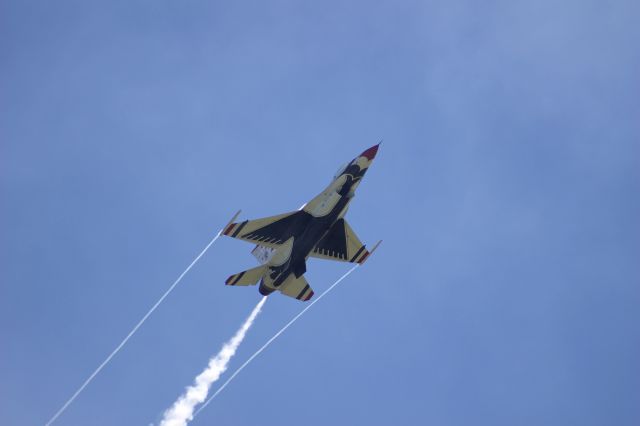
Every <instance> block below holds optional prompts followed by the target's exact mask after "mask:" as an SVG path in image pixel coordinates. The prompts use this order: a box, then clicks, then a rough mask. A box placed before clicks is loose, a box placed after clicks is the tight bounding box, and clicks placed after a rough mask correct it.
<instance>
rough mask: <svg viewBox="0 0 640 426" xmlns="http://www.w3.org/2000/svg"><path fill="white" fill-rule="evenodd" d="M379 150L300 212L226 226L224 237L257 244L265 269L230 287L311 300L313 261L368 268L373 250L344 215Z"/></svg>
mask: <svg viewBox="0 0 640 426" xmlns="http://www.w3.org/2000/svg"><path fill="white" fill-rule="evenodd" d="M379 146H380V144H378V145H374V146H372V147H371V148H369V149H367V150H366V151H364V152H363V153H362V154H360V155H359V156H358V157H356V158H355V159H354V160H352V161H351V162H349V163H348V164H346V165H344V166H343V167H341V168H340V169H339V170H338V172H337V173H336V175H335V176H334V177H333V180H332V181H331V184H329V186H328V187H327V188H326V189H325V190H324V191H322V193H320V195H318V196H317V197H315V198H314V199H312V200H311V201H309V202H308V203H306V204H305V205H304V206H302V208H301V209H300V210H297V211H294V212H290V213H285V214H281V215H277V216H271V217H267V218H263V219H256V220H245V221H244V222H237V223H233V221H234V219H235V218H236V217H237V216H238V214H239V213H240V212H238V213H237V214H236V215H235V216H234V217H233V219H231V222H230V223H229V224H228V225H227V226H225V227H224V230H223V234H224V235H227V236H229V237H232V238H238V239H240V240H244V241H249V242H253V243H257V244H258V245H257V246H256V247H255V248H254V249H253V251H252V253H253V254H254V256H255V257H256V258H257V259H258V260H259V261H260V262H261V266H258V267H256V268H253V269H249V270H247V271H244V272H240V273H238V274H234V275H231V276H230V277H229V278H228V279H227V281H226V284H227V285H232V286H236V285H242V286H247V285H255V284H257V283H258V281H260V287H259V291H260V294H262V295H265V296H267V295H269V294H271V293H273V292H274V291H275V290H279V291H280V292H282V293H283V294H285V295H287V296H290V297H294V298H296V299H298V300H301V301H307V300H309V299H311V298H312V297H313V290H312V289H311V286H310V285H309V283H307V280H306V279H305V278H304V273H305V272H306V271H307V266H306V260H307V258H308V257H309V256H311V257H318V258H323V259H329V260H337V261H341V262H352V263H359V264H362V263H364V261H365V260H366V259H367V258H368V256H369V255H370V254H371V253H373V251H374V250H375V249H376V248H377V247H378V245H379V244H380V242H378V243H377V244H376V245H375V246H374V247H373V249H372V250H371V251H368V250H367V249H366V248H365V246H364V244H362V243H361V242H360V239H358V237H357V236H356V234H355V233H354V232H353V230H352V229H351V227H350V226H349V224H348V223H347V221H346V220H345V219H344V215H345V214H346V213H347V208H348V206H349V203H350V202H351V200H352V199H353V196H354V195H355V190H356V188H357V187H358V185H359V184H360V181H361V180H362V178H363V176H364V174H365V173H366V172H367V169H368V168H369V166H370V165H371V163H372V162H373V159H374V158H375V156H376V153H377V152H378V147H379Z"/></svg>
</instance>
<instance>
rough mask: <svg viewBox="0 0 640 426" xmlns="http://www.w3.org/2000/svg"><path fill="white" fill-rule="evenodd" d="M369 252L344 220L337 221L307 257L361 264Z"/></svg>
mask: <svg viewBox="0 0 640 426" xmlns="http://www.w3.org/2000/svg"><path fill="white" fill-rule="evenodd" d="M369 253H370V252H369V251H368V250H367V249H366V248H365V246H364V244H362V242H361V241H360V239H359V238H358V236H357V235H356V234H355V232H353V229H351V227H350V226H349V224H348V223H347V221H346V220H344V219H338V221H336V223H334V224H333V226H332V227H331V229H329V232H327V235H325V236H324V237H323V238H322V239H321V240H320V241H319V242H318V244H316V246H315V247H314V248H313V250H312V251H311V253H310V254H309V256H312V257H318V258H321V259H329V260H338V261H341V262H351V263H363V262H364V261H365V259H366V258H367V256H369Z"/></svg>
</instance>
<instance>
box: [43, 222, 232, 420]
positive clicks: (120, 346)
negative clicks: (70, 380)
mask: <svg viewBox="0 0 640 426" xmlns="http://www.w3.org/2000/svg"><path fill="white" fill-rule="evenodd" d="M221 233H222V230H220V231H218V233H217V234H216V236H215V237H213V239H212V240H211V241H210V242H209V244H207V246H206V247H205V248H204V250H202V251H201V252H200V254H199V255H198V256H197V257H196V258H195V259H194V260H193V262H191V264H190V265H189V266H187V269H185V270H184V272H182V274H180V276H179V277H178V279H177V280H175V281H174V283H173V284H172V285H171V287H169V289H168V290H167V291H166V292H165V293H164V294H163V295H162V297H161V298H160V299H158V301H157V302H156V304H155V305H153V306H152V307H151V309H149V311H148V312H147V313H146V314H145V315H144V316H143V317H142V319H141V320H140V321H139V322H138V324H136V326H135V327H133V329H132V330H131V331H130V332H129V334H127V337H125V338H124V340H122V342H120V344H119V345H118V346H117V347H116V348H115V349H114V350H113V352H111V354H109V356H108V357H107V359H105V360H104V361H103V362H102V364H100V366H99V367H98V368H96V370H95V371H94V372H93V373H91V375H90V376H89V378H88V379H87V380H85V381H84V383H83V384H82V386H80V387H79V388H78V390H77V391H76V393H74V394H73V395H72V396H71V398H69V400H68V401H67V402H65V404H64V405H63V406H62V408H60V409H59V410H58V412H57V413H56V414H54V416H53V417H51V419H50V420H49V421H48V422H47V423H46V424H45V426H49V425H50V424H52V423H53V422H54V421H55V420H56V419H57V418H58V417H59V416H60V415H61V414H62V413H63V412H64V410H66V409H67V407H68V406H69V405H71V403H72V402H73V401H74V400H75V399H76V398H77V397H78V395H80V393H81V392H82V391H83V390H84V388H85V387H87V385H88V384H89V383H91V381H92V380H93V378H94V377H96V375H97V374H98V373H99V372H100V371H101V370H102V369H103V368H104V367H105V366H106V365H107V364H108V363H109V361H111V358H113V357H114V356H115V355H116V354H117V353H118V352H119V351H120V349H122V347H123V346H124V345H125V344H126V343H127V341H128V340H129V339H130V338H131V336H133V335H134V334H135V333H136V331H138V329H139V328H140V326H141V325H142V324H144V322H145V321H146V320H147V318H149V315H151V314H152V313H153V311H155V310H156V308H157V307H158V306H160V304H161V303H162V302H163V301H164V299H165V298H166V297H167V296H168V295H169V293H171V292H172V291H173V289H174V288H175V287H176V286H177V285H178V283H179V282H180V281H182V278H184V276H185V275H186V274H187V272H189V270H190V269H191V268H192V267H193V265H195V264H196V262H197V261H198V260H200V258H201V257H202V256H203V255H204V254H205V252H206V251H207V250H209V247H211V245H212V244H213V243H214V242H215V241H216V240H217V239H218V238H219V237H220V234H221Z"/></svg>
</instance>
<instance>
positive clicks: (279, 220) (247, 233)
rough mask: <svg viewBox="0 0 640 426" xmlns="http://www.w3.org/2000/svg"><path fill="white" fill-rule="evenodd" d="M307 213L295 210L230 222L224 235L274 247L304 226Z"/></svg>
mask: <svg viewBox="0 0 640 426" xmlns="http://www.w3.org/2000/svg"><path fill="white" fill-rule="evenodd" d="M306 219H307V213H305V212H303V211H301V210H296V211H295V212H290V213H285V214H280V215H277V216H270V217H265V218H262V219H255V220H245V221H244V222H236V223H230V224H229V225H228V226H227V227H226V228H225V229H224V231H223V234H224V235H227V236H229V237H232V238H238V239H240V240H244V241H249V242H252V243H259V244H260V245H262V246H265V247H270V248H274V247H277V246H278V245H280V244H282V243H284V242H285V241H287V240H288V239H289V238H291V237H292V236H293V235H294V234H295V233H296V231H299V230H300V228H301V227H303V226H304V223H305V220H306Z"/></svg>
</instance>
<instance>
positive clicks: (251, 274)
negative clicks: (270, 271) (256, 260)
mask: <svg viewBox="0 0 640 426" xmlns="http://www.w3.org/2000/svg"><path fill="white" fill-rule="evenodd" d="M266 272H267V266H266V265H261V266H258V267H256V268H253V269H248V270H246V271H244V272H239V273H237V274H234V275H231V276H230V277H229V278H227V281H226V282H225V284H226V285H255V284H256V283H257V282H258V281H260V278H262V276H263V275H264V274H265V273H266Z"/></svg>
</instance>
